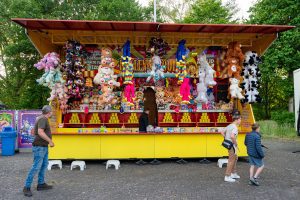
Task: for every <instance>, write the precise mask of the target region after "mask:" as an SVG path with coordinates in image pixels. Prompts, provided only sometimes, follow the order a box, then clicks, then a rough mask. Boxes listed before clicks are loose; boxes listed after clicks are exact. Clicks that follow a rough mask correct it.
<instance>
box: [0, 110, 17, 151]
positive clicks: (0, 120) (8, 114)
mask: <svg viewBox="0 0 300 200" xmlns="http://www.w3.org/2000/svg"><path fill="white" fill-rule="evenodd" d="M15 125H16V123H15V111H14V110H0V132H2V128H3V127H5V126H12V127H13V128H16V127H15ZM0 148H1V140H0Z"/></svg>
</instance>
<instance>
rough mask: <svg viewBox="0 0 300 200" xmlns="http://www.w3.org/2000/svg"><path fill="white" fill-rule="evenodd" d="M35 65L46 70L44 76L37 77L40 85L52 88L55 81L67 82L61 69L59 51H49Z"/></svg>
mask: <svg viewBox="0 0 300 200" xmlns="http://www.w3.org/2000/svg"><path fill="white" fill-rule="evenodd" d="M34 66H35V67H36V68H37V69H38V70H42V69H44V70H45V72H44V74H43V75H42V77H41V78H39V79H37V82H38V83H39V84H40V85H43V86H46V87H50V88H51V87H53V86H54V84H55V83H64V82H65V81H64V80H63V78H62V74H61V71H60V68H61V67H60V59H59V55H58V54H57V53H55V52H51V53H47V54H46V55H45V56H44V57H43V58H42V59H41V60H40V61H39V62H38V63H36V64H34Z"/></svg>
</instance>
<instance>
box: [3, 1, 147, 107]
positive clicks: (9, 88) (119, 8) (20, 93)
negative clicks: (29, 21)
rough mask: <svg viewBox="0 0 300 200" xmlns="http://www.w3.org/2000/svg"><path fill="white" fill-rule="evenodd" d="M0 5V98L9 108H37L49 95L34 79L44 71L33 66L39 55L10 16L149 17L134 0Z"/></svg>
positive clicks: (24, 2) (56, 17) (5, 2)
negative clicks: (1, 68)
mask: <svg viewBox="0 0 300 200" xmlns="http://www.w3.org/2000/svg"><path fill="white" fill-rule="evenodd" d="M0 7H1V8H3V9H0V61H2V63H3V68H4V70H3V71H4V72H3V73H4V74H3V75H2V74H0V87H1V90H0V101H2V102H3V103H4V104H5V105H7V106H8V108H9V109H24V108H25V109H30V108H40V107H42V105H44V104H46V103H47V101H46V99H47V97H49V89H48V88H46V87H43V86H39V85H38V84H37V83H36V81H35V80H36V79H37V78H39V77H40V76H41V75H42V73H43V72H42V71H38V70H37V69H35V68H34V67H33V64H34V63H36V62H37V61H38V60H39V59H40V55H39V54H38V52H37V51H36V49H35V48H34V47H33V45H32V44H31V43H30V40H29V39H28V37H27V36H26V33H25V31H24V29H23V28H22V27H20V26H19V25H16V24H15V23H13V22H11V21H10V19H11V18H15V17H18V18H49V19H93V20H128V21H129V20H145V19H149V16H146V14H145V12H144V9H146V8H142V7H140V5H139V4H138V3H137V1H136V0H112V1H108V0H101V1H100V0H89V1H85V0H14V1H11V0H1V1H0Z"/></svg>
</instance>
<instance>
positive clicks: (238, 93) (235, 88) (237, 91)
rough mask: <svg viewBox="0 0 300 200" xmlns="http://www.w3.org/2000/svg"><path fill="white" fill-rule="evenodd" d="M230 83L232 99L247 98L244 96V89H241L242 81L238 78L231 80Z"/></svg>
mask: <svg viewBox="0 0 300 200" xmlns="http://www.w3.org/2000/svg"><path fill="white" fill-rule="evenodd" d="M229 82H230V86H229V94H230V98H238V99H244V98H245V97H244V96H243V95H242V89H241V88H240V87H239V82H240V81H239V80H238V79H236V78H230V79H229Z"/></svg>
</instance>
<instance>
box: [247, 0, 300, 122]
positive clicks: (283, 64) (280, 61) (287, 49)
mask: <svg viewBox="0 0 300 200" xmlns="http://www.w3.org/2000/svg"><path fill="white" fill-rule="evenodd" d="M299 10H300V2H299V1H298V0H260V1H258V3H257V4H255V5H254V6H253V7H252V8H251V9H250V12H251V14H250V20H249V23H252V24H285V25H294V26H296V28H294V29H292V30H289V31H286V32H283V33H281V34H279V37H278V39H277V40H276V41H275V42H274V43H273V44H272V45H271V46H270V48H269V49H268V50H267V51H266V53H265V54H264V55H263V57H262V58H263V64H262V65H261V66H260V69H261V70H262V87H261V89H260V92H261V94H262V97H263V99H264V102H263V104H262V105H259V106H257V107H259V108H262V109H263V110H264V116H263V117H264V118H265V119H270V118H271V111H272V110H276V109H286V108H287V106H288V100H289V98H290V97H291V96H293V79H292V72H293V71H294V70H295V69H298V68H300V43H299V41H300V31H299V24H300V15H299V13H298V12H299ZM270 13H272V14H270Z"/></svg>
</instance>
